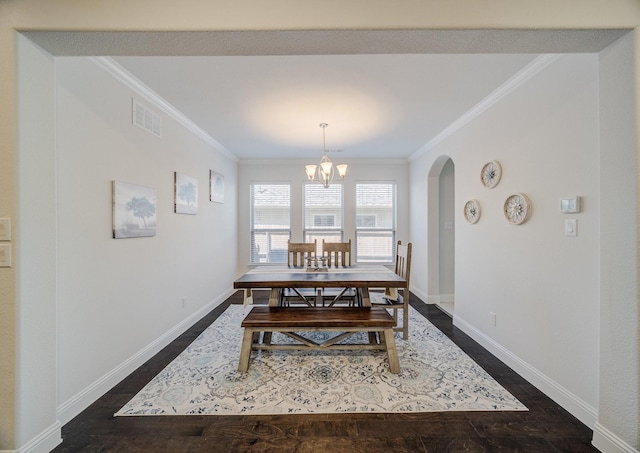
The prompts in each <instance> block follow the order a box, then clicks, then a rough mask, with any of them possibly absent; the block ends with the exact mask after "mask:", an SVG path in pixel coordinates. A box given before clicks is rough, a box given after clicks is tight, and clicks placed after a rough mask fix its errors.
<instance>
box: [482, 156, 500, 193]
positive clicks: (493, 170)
mask: <svg viewBox="0 0 640 453" xmlns="http://www.w3.org/2000/svg"><path fill="white" fill-rule="evenodd" d="M501 177H502V167H501V166H500V162H498V161H497V160H492V161H491V162H487V163H486V164H485V165H484V167H482V171H481V172H480V180H481V181H482V185H483V186H485V187H487V188H489V189H493V188H494V187H495V186H497V185H498V183H499V182H500V178H501Z"/></svg>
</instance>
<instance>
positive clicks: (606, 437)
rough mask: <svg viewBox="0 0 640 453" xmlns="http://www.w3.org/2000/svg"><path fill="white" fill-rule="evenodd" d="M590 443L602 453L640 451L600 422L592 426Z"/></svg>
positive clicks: (633, 452)
mask: <svg viewBox="0 0 640 453" xmlns="http://www.w3.org/2000/svg"><path fill="white" fill-rule="evenodd" d="M592 443H593V446H594V447H596V448H597V449H598V450H600V451H601V452H602V453H640V452H639V451H638V450H636V449H635V448H633V447H632V446H631V445H629V444H628V443H626V442H625V441H623V440H622V439H620V438H619V437H618V436H616V435H615V434H614V433H612V432H611V431H609V430H608V429H607V428H605V427H604V426H602V425H601V424H600V423H596V425H595V427H594V428H593V442H592Z"/></svg>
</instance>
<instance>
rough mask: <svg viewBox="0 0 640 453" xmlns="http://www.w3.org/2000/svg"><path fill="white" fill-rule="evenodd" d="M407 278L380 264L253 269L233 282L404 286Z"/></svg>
mask: <svg viewBox="0 0 640 453" xmlns="http://www.w3.org/2000/svg"><path fill="white" fill-rule="evenodd" d="M406 286H407V281H406V280H405V279H404V278H402V277H400V276H399V275H397V274H396V273H395V272H393V271H391V270H389V269H387V268H385V267H383V266H379V267H375V268H368V267H361V268H358V267H350V268H334V269H330V270H329V271H325V272H307V271H306V270H305V268H293V269H291V268H286V267H285V268H276V269H272V270H270V269H268V268H266V269H259V270H252V271H249V272H247V273H245V274H244V275H242V276H241V277H239V278H238V279H236V281H234V282H233V287H234V288H236V289H239V288H291V287H295V288H339V287H350V288H372V287H376V288H378V287H393V288H406Z"/></svg>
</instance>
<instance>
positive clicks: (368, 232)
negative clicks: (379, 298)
mask: <svg viewBox="0 0 640 453" xmlns="http://www.w3.org/2000/svg"><path fill="white" fill-rule="evenodd" d="M365 185H390V186H391V188H392V194H391V208H390V214H391V222H390V223H391V225H390V226H388V227H382V226H379V225H380V224H381V223H384V222H383V221H382V220H381V219H380V214H376V213H373V212H371V213H362V212H360V210H361V209H362V207H361V206H358V191H359V187H360V186H365ZM397 193H398V184H397V183H396V182H395V181H360V182H357V183H356V187H355V206H354V216H355V219H354V221H355V222H354V223H355V229H356V231H355V257H356V260H355V261H356V263H381V264H387V263H393V262H394V260H395V249H396V235H397V219H398V203H397ZM374 208H375V206H374ZM382 211H384V208H382ZM359 215H371V216H375V225H374V226H373V227H362V226H358V220H357V219H358V216H359ZM376 237H379V238H380V239H384V241H385V242H386V243H387V244H386V248H387V253H385V254H384V255H378V256H376V255H370V256H369V257H366V256H364V255H362V254H361V253H363V249H364V246H362V245H361V244H362V242H363V241H366V239H367V238H369V239H372V238H376ZM359 246H360V247H359ZM359 248H360V250H359ZM374 248H377V247H374ZM382 248H384V246H383V247H382Z"/></svg>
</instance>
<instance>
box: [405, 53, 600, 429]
mask: <svg viewBox="0 0 640 453" xmlns="http://www.w3.org/2000/svg"><path fill="white" fill-rule="evenodd" d="M597 93H598V57H597V55H567V56H562V57H561V58H560V59H558V60H557V61H555V62H554V63H552V64H551V65H550V66H549V67H547V68H546V69H545V70H544V71H542V72H540V73H538V74H537V75H535V76H534V77H533V78H531V79H530V80H528V81H527V82H526V83H525V84H524V85H522V86H520V87H519V88H517V89H516V90H514V91H512V92H511V93H509V94H508V95H507V96H506V97H505V98H503V99H501V100H500V101H499V102H498V103H497V104H496V105H494V106H493V107H491V108H490V109H488V110H486V111H485V112H484V113H482V114H481V115H480V116H478V117H476V118H475V119H473V120H472V121H471V122H469V123H468V124H467V125H466V126H464V127H463V128H462V129H460V130H458V131H457V132H456V133H455V134H454V135H452V136H450V137H449V138H447V139H445V140H444V141H442V142H441V143H440V144H439V145H437V146H436V147H435V148H434V149H432V150H430V151H429V152H428V153H427V154H426V155H424V156H422V157H420V158H419V159H416V160H415V161H413V162H412V165H411V190H412V200H413V202H412V212H420V211H426V210H427V206H426V205H424V204H422V205H421V203H424V202H426V200H427V199H428V198H429V199H430V197H429V194H428V193H427V187H428V185H427V183H426V181H425V178H424V175H427V174H428V173H429V171H430V169H431V167H432V166H433V165H434V162H436V161H437V162H440V161H441V160H442V157H441V156H442V155H448V156H450V157H451V158H452V159H453V161H454V162H455V200H456V201H455V216H456V237H455V303H456V305H455V317H454V322H455V324H456V325H457V326H459V327H462V328H463V329H464V330H465V331H467V332H468V333H470V334H471V335H472V336H474V337H475V338H476V339H477V340H479V341H480V342H481V343H483V344H485V345H486V346H488V347H489V348H490V349H492V350H493V351H494V352H495V353H497V354H498V356H505V355H506V356H507V357H508V358H510V359H511V362H512V363H511V365H512V366H513V367H515V368H516V370H517V371H520V372H521V373H525V374H528V375H529V376H525V377H529V378H531V379H532V380H534V383H535V384H537V385H538V386H539V387H540V388H542V389H543V390H546V391H547V392H548V393H553V394H552V395H551V396H552V397H554V398H556V399H558V400H561V402H562V403H563V404H564V405H565V407H567V408H568V409H570V410H572V412H573V413H574V415H576V416H578V417H579V418H580V419H581V420H583V421H584V422H585V423H587V424H588V425H590V426H593V424H594V422H595V417H596V408H597V406H598V353H599V351H598V330H599V327H598V321H599V319H598V309H599V305H598V294H599V284H598V275H599V274H598V273H599V232H598V231H599V230H598V227H599V219H600V211H599V182H598V178H597V176H595V175H597V174H598V160H599V155H598V95H597ZM491 160H498V161H499V162H500V163H501V164H502V168H503V176H502V180H501V182H500V184H499V185H498V186H497V187H496V188H494V189H486V188H484V187H483V186H482V185H481V183H480V177H479V174H480V169H481V168H482V166H483V165H484V164H485V163H486V162H488V161H491ZM515 192H524V193H525V194H527V196H528V197H529V199H530V200H531V203H532V205H533V213H532V216H531V218H530V219H529V220H528V222H527V223H525V224H524V225H520V226H514V225H510V224H509V223H508V222H507V221H506V220H505V218H504V215H503V213H502V207H503V203H504V200H505V199H506V198H507V196H508V195H510V194H512V193H515ZM421 194H423V195H422V196H421ZM572 195H580V196H582V197H583V200H584V209H583V212H582V213H580V214H574V215H565V214H561V213H560V212H559V201H560V198H561V197H566V196H572ZM472 198H475V199H477V200H478V201H479V202H480V205H481V210H482V215H481V218H480V221H479V222H478V223H477V224H475V225H470V224H468V223H467V222H466V221H465V220H464V218H463V216H462V206H463V205H464V203H465V202H466V201H467V200H469V199H472ZM423 200H424V202H423ZM566 218H576V219H578V237H565V236H564V234H563V227H564V220H565V219H566ZM425 223H426V222H425ZM425 223H423V219H422V217H416V218H414V217H412V222H411V236H412V239H413V238H415V237H418V236H420V235H422V234H423V233H422V232H423V231H424V230H425V228H424V227H423V225H424V224H425ZM427 233H428V234H429V232H427ZM423 246H425V247H426V243H424V244H423ZM431 253H432V251H431V250H428V249H423V250H420V251H418V252H417V254H418V255H422V254H426V255H427V256H429V255H430V254H431ZM427 272H428V261H427V259H426V258H423V259H418V260H416V262H415V266H414V268H413V277H412V283H413V285H415V286H419V285H423V286H422V287H421V288H419V289H418V290H419V292H424V293H427V294H429V295H431V294H433V292H432V291H431V289H430V288H428V287H425V286H424V285H425V284H426V282H427V278H420V275H423V276H426V275H427ZM489 312H494V313H496V319H497V323H496V326H495V327H494V326H491V325H490V322H489V321H490V320H489ZM551 391H553V392H551Z"/></svg>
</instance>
